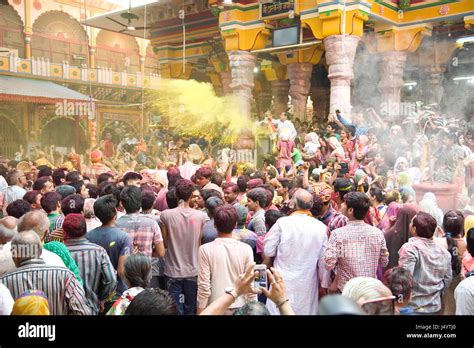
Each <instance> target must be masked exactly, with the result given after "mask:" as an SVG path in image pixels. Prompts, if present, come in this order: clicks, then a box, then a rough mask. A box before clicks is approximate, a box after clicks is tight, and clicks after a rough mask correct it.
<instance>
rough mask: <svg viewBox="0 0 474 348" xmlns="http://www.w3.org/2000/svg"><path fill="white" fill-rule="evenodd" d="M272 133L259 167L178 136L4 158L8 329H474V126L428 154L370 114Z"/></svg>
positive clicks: (1, 280) (1, 196)
mask: <svg viewBox="0 0 474 348" xmlns="http://www.w3.org/2000/svg"><path fill="white" fill-rule="evenodd" d="M261 125H262V126H264V127H266V128H267V130H268V133H269V139H270V140H271V143H272V153H269V154H266V156H265V157H264V159H263V165H261V166H259V167H257V166H256V164H255V163H236V162H234V160H233V158H232V157H228V156H225V158H222V157H217V156H216V155H215V154H213V153H212V151H208V152H206V151H203V150H202V148H203V147H204V146H206V144H203V143H202V142H201V141H200V140H199V139H189V138H185V137H180V136H175V137H174V138H170V139H169V142H167V143H164V144H160V146H164V147H165V148H166V150H165V151H160V153H159V155H156V153H155V152H154V151H148V149H147V145H146V144H145V143H144V142H143V140H141V141H137V142H135V143H134V144H133V145H134V146H133V147H132V148H133V149H132V148H130V153H135V155H134V156H135V157H134V158H136V159H138V160H136V161H135V160H133V159H130V158H129V162H134V163H133V164H132V165H128V163H125V164H124V163H119V164H117V163H116V162H114V161H116V160H117V158H118V154H122V155H123V153H124V151H125V150H124V147H126V146H128V145H130V144H128V145H127V144H126V143H124V144H122V145H121V146H120V147H119V146H115V145H114V144H113V142H112V140H111V139H112V137H111V136H110V135H106V137H105V140H104V141H103V142H102V143H101V144H100V145H99V146H98V148H96V149H92V150H91V151H89V152H88V153H87V154H85V155H84V154H83V155H79V154H77V153H75V152H74V151H73V152H71V153H70V154H69V155H68V156H67V161H66V162H63V163H57V161H55V158H54V156H48V155H47V154H46V153H45V152H41V151H36V152H33V155H30V157H31V156H33V157H32V158H16V159H15V160H8V159H5V158H0V208H1V214H2V215H1V219H0V304H1V306H0V314H3V315H10V314H12V315H25V314H35V315H47V314H51V315H177V314H179V315H194V314H199V315H209V314H210V315H216V314H219V315H222V314H226V315H268V314H272V315H273V314H282V315H293V314H297V315H314V314H318V313H319V314H402V315H414V314H427V315H428V314H429V315H435V314H448V315H453V314H461V315H463V314H471V315H472V314H474V258H473V255H474V155H473V152H472V151H474V119H473V117H471V118H470V119H469V120H467V122H465V123H464V124H461V125H460V126H459V127H458V129H457V130H456V132H445V131H444V130H442V131H441V130H438V129H437V128H438V126H437V125H436V124H434V123H432V122H430V121H429V120H427V121H426V122H425V123H424V124H419V125H418V126H419V127H420V129H421V128H422V129H424V130H426V129H428V131H429V132H431V133H433V134H439V138H438V137H437V138H436V139H435V140H434V141H431V142H430V144H429V145H427V144H426V143H423V141H419V137H418V135H419V129H417V128H416V127H413V125H410V124H403V123H398V124H397V123H392V124H390V123H388V122H386V121H384V120H382V119H381V118H380V117H379V116H378V115H377V114H376V113H375V111H373V110H368V111H367V112H366V113H365V114H363V113H353V114H352V115H351V118H349V117H348V116H345V115H343V114H342V113H340V112H339V111H337V112H336V113H335V114H334V115H330V116H329V119H328V122H326V123H324V124H321V122H320V120H318V119H316V118H313V119H312V120H311V122H299V120H294V122H292V121H291V114H290V113H288V112H284V113H282V114H281V115H278V118H277V119H275V118H274V117H273V115H272V114H271V112H268V113H267V114H266V115H265V118H264V119H262V120H261ZM418 126H417V127H418ZM438 131H439V132H438ZM428 146H429V149H430V151H431V152H428V154H429V156H428V157H427V152H426V150H427V147H428ZM127 153H128V152H127ZM151 154H153V155H151ZM20 155H21V156H23V150H20ZM155 155H156V158H155V159H154V160H153V165H151V164H150V163H152V161H151V160H150V157H153V156H155ZM21 156H20V157H21ZM140 156H145V160H143V159H140ZM60 162H62V161H60ZM119 162H123V161H119ZM426 180H432V181H435V182H444V183H456V184H457V185H458V186H457V187H458V192H457V199H456V204H457V206H455V207H452V208H453V209H452V210H448V211H443V210H442V209H441V208H440V207H439V205H438V203H439V202H438V197H436V195H435V194H433V193H431V192H428V193H425V194H424V195H423V197H417V194H416V190H415V188H414V187H413V185H414V184H417V183H420V182H424V181H426ZM262 265H264V266H262ZM262 267H263V268H266V271H265V272H264V273H263V274H262V273H261V272H260V271H258V269H260V270H261V269H262ZM256 279H258V281H256ZM262 279H263V280H262Z"/></svg>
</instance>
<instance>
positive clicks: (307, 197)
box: [295, 189, 313, 210]
mask: <svg viewBox="0 0 474 348" xmlns="http://www.w3.org/2000/svg"><path fill="white" fill-rule="evenodd" d="M295 204H296V209H302V210H309V209H311V208H312V207H313V196H312V195H311V193H309V192H308V191H306V190H303V189H299V190H298V191H296V192H295Z"/></svg>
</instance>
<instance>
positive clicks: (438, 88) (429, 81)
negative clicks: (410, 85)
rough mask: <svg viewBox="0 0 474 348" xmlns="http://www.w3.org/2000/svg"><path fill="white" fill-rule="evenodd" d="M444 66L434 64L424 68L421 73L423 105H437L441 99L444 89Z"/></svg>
mask: <svg viewBox="0 0 474 348" xmlns="http://www.w3.org/2000/svg"><path fill="white" fill-rule="evenodd" d="M445 72H446V66H444V65H441V64H434V65H431V66H427V67H424V68H423V70H422V71H421V76H422V77H421V81H422V88H423V99H424V100H423V101H424V103H425V104H438V105H439V103H440V102H441V98H442V97H443V92H444V87H443V80H444V73H445Z"/></svg>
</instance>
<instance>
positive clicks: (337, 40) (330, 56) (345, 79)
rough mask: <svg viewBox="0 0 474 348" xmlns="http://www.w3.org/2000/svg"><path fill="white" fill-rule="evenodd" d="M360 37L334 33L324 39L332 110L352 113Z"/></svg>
mask: <svg viewBox="0 0 474 348" xmlns="http://www.w3.org/2000/svg"><path fill="white" fill-rule="evenodd" d="M359 40H360V38H359V37H358V36H353V35H332V36H329V37H327V38H325V39H324V46H325V48H326V62H327V64H328V65H329V71H328V72H329V73H328V78H329V80H330V81H331V91H330V110H329V111H330V112H331V113H333V112H335V111H336V110H337V109H339V110H341V111H342V112H343V113H344V114H350V113H351V80H352V78H353V77H354V58H355V53H356V49H357V45H358V43H359Z"/></svg>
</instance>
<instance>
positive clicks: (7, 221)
mask: <svg viewBox="0 0 474 348" xmlns="http://www.w3.org/2000/svg"><path fill="white" fill-rule="evenodd" d="M17 222H18V219H17V218H14V217H13V216H7V217H4V218H3V219H0V244H6V243H8V242H9V241H11V240H12V238H13V237H14V236H15V234H16V225H17Z"/></svg>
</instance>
